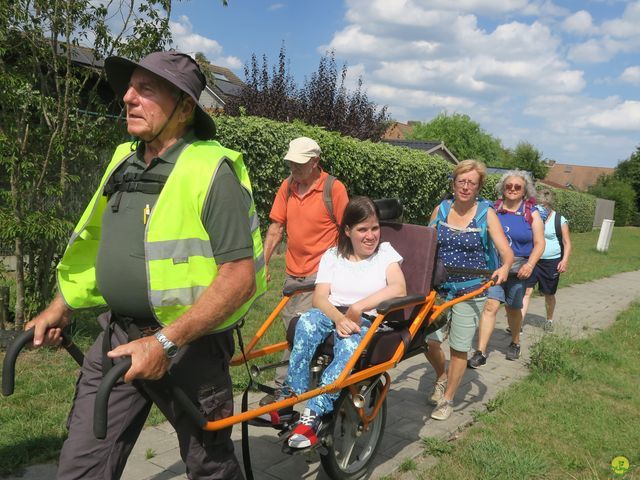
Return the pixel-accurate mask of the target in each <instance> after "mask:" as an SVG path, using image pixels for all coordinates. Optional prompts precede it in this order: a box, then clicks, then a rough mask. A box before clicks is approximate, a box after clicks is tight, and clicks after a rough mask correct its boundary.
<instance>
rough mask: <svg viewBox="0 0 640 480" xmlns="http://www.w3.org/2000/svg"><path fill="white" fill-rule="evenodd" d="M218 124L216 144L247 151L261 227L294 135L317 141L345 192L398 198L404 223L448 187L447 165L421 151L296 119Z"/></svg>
mask: <svg viewBox="0 0 640 480" xmlns="http://www.w3.org/2000/svg"><path fill="white" fill-rule="evenodd" d="M216 124H217V126H218V138H219V140H220V143H222V144H223V145H224V146H225V147H227V148H231V149H235V150H239V151H241V152H243V153H244V154H245V161H246V164H247V168H248V169H249V173H250V174H251V181H252V184H253V189H254V196H255V199H256V206H257V208H258V213H259V215H260V218H261V221H262V222H261V223H262V225H263V226H265V225H266V224H267V223H268V216H269V211H270V209H271V204H272V203H273V199H274V198H275V194H276V192H277V190H278V187H279V186H280V183H281V182H282V180H283V179H285V178H286V177H287V176H288V175H289V172H288V169H287V167H286V165H285V163H284V161H283V157H284V154H285V153H286V151H287V148H288V144H289V141H290V140H292V139H293V138H296V137H298V136H308V137H311V138H313V139H315V140H316V141H317V142H318V144H319V145H320V147H321V148H322V166H323V168H324V169H325V170H327V171H329V172H331V173H332V174H333V175H335V176H336V177H338V178H339V179H340V180H341V181H342V182H343V183H344V184H345V186H346V187H347V190H348V192H349V195H352V196H353V195H367V196H369V197H371V198H383V197H397V198H400V200H401V201H402V203H403V204H404V207H405V221H407V222H410V223H418V224H426V223H428V220H429V216H430V215H431V212H432V211H433V209H434V207H435V206H436V205H437V203H438V202H439V201H440V199H441V198H442V196H443V194H444V193H445V192H446V191H447V189H448V188H449V181H448V178H449V175H450V173H451V169H452V166H451V164H449V163H448V162H446V161H445V160H443V159H442V158H440V157H438V156H430V155H427V154H425V153H424V152H422V151H419V150H412V149H409V148H403V147H394V146H391V145H388V144H385V143H372V142H369V141H360V140H356V139H353V138H351V137H343V136H341V135H340V134H338V133H335V132H328V131H326V130H324V129H322V128H320V127H312V126H308V125H305V124H303V123H299V122H294V123H281V122H275V121H272V120H268V119H264V118H259V117H229V116H220V117H217V118H216Z"/></svg>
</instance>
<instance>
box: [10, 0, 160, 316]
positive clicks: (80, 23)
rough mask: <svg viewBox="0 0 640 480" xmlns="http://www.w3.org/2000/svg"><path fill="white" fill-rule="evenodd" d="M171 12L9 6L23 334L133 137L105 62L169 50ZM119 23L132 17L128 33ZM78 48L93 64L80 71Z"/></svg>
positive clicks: (22, 1)
mask: <svg viewBox="0 0 640 480" xmlns="http://www.w3.org/2000/svg"><path fill="white" fill-rule="evenodd" d="M107 5H108V7H107ZM118 8H119V9H120V11H119V12H116V11H115V10H116V9H118ZM170 8H171V2H170V0H143V1H142V2H110V3H108V4H105V3H100V2H94V1H92V0H12V1H11V2H9V1H7V0H2V6H1V8H0V106H1V109H0V165H1V167H0V172H2V173H0V243H3V244H5V245H6V244H10V245H12V247H13V250H14V253H15V256H16V262H17V269H16V282H15V318H16V328H21V325H22V323H23V321H24V319H25V318H28V317H29V316H30V315H31V314H33V313H34V312H35V311H37V310H39V309H40V308H42V306H43V305H44V304H46V302H48V301H49V300H50V298H51V295H52V293H53V292H52V291H53V287H54V285H55V281H54V271H53V265H55V264H56V263H57V260H58V258H59V256H60V255H61V253H62V251H63V250H64V245H65V243H66V241H67V239H68V236H69V233H70V231H71V229H72V227H73V224H74V222H75V221H76V220H77V219H78V218H79V213H80V212H81V210H82V208H83V207H84V204H86V201H87V198H88V197H89V196H90V194H91V192H92V190H93V189H94V188H95V186H96V184H97V181H98V175H99V174H100V172H101V171H102V169H103V165H104V163H106V162H107V161H108V159H109V152H110V150H112V148H113V146H114V144H115V142H117V141H118V140H122V139H124V138H126V137H125V134H126V131H125V129H124V128H123V124H122V122H118V121H117V120H116V117H117V115H113V114H119V113H120V107H119V106H118V105H107V104H105V101H104V89H105V88H106V87H105V84H104V74H103V72H102V69H101V68H100V67H99V66H100V63H99V62H100V61H101V60H102V59H103V58H105V57H106V56H108V55H111V54H113V53H114V52H118V54H120V55H123V56H127V57H129V58H134V59H136V58H140V57H141V56H143V55H144V54H146V53H149V52H151V51H153V50H158V49H161V48H163V47H164V46H165V45H166V44H167V42H168V40H169V13H170ZM113 18H122V19H124V21H123V22H122V23H121V24H120V28H119V30H114V29H113V28H112V25H113ZM88 42H90V47H91V49H84V50H79V48H80V46H81V45H83V44H87V45H88V44H89V43H88ZM79 52H84V54H85V55H86V54H88V55H89V57H93V59H94V63H93V65H90V66H86V65H85V66H79V65H78V64H77V63H76V62H75V61H74V59H75V58H76V57H77V55H78V53H79ZM27 259H28V261H27Z"/></svg>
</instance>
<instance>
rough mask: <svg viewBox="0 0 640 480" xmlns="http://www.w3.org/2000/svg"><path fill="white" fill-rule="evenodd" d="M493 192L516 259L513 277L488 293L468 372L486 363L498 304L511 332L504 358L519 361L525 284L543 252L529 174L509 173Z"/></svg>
mask: <svg viewBox="0 0 640 480" xmlns="http://www.w3.org/2000/svg"><path fill="white" fill-rule="evenodd" d="M496 190H497V192H498V195H499V196H500V199H499V200H498V201H497V202H496V203H495V205H494V207H495V209H496V213H497V214H498V219H499V220H500V223H501V224H502V228H503V229H504V233H505V235H506V236H507V240H508V241H509V246H510V247H511V249H512V250H513V254H514V256H515V259H514V262H513V265H512V266H511V270H510V272H511V273H512V274H513V275H510V276H509V278H508V279H507V281H506V282H504V283H502V284H501V285H495V286H493V287H491V288H490V289H489V290H488V294H487V301H486V303H485V305H484V310H483V312H482V317H481V318H480V324H479V327H478V349H477V350H476V352H475V354H474V355H473V357H471V359H470V360H469V361H468V362H467V365H468V366H469V367H470V368H478V367H481V366H482V365H485V364H486V363H487V344H488V343H489V338H490V337H491V334H492V333H493V329H494V328H495V324H496V314H497V313H498V308H500V304H501V303H504V304H505V309H506V312H507V321H508V322H509V328H510V329H511V343H510V344H509V346H508V347H507V352H506V358H507V360H517V359H518V358H520V327H521V325H522V311H521V309H522V299H523V297H524V292H525V289H526V285H525V280H526V279H527V278H529V277H530V276H531V274H532V273H533V269H534V267H535V265H536V263H538V260H539V259H540V256H541V255H542V252H543V251H544V225H543V223H542V219H541V218H540V213H539V212H538V211H537V210H536V209H535V208H533V206H534V205H535V203H534V202H533V201H531V200H530V198H531V197H532V196H533V195H535V191H536V190H535V186H534V184H533V179H532V178H531V175H530V174H529V172H525V171H523V170H510V171H508V172H507V173H505V174H504V175H503V176H502V178H501V179H500V182H498V184H497V185H496Z"/></svg>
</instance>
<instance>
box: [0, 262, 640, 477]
mask: <svg viewBox="0 0 640 480" xmlns="http://www.w3.org/2000/svg"><path fill="white" fill-rule="evenodd" d="M594 291H597V292H598V293H599V295H594V294H593V292H594ZM601 292H605V293H606V297H603V295H602V294H601ZM638 298H640V271H635V272H627V273H621V274H618V275H615V276H612V277H609V278H605V279H601V280H597V281H594V282H589V283H585V284H581V285H573V286H571V287H567V288H563V289H560V290H559V291H558V294H557V300H558V302H557V307H556V315H555V316H556V332H557V333H560V334H567V335H569V336H571V337H574V338H582V337H584V336H588V335H592V334H594V333H597V332H598V331H601V330H603V329H605V328H607V327H608V326H609V325H611V324H612V323H613V321H614V320H615V318H616V316H617V315H618V314H619V313H620V312H622V311H624V310H626V309H627V308H628V307H629V305H630V304H631V303H632V302H633V301H634V300H635V299H638ZM603 299H604V300H603ZM529 310H530V312H531V314H530V315H528V316H527V319H525V326H524V335H523V336H522V337H521V345H522V356H521V358H520V359H519V360H517V361H514V362H509V361H506V360H505V358H504V348H505V347H506V345H508V343H509V341H510V335H509V334H507V333H506V332H505V331H504V329H505V327H506V319H505V317H504V314H503V313H501V314H499V315H498V320H497V323H496V331H495V332H494V334H493V336H492V339H491V342H490V344H489V348H488V351H489V359H488V363H487V365H486V366H484V367H482V368H480V369H477V370H467V372H466V373H465V377H464V379H463V383H462V384H461V386H460V389H459V391H458V393H457V395H456V399H455V401H456V404H455V409H454V413H453V414H452V415H451V417H450V418H449V419H448V420H446V421H441V422H438V421H435V420H432V419H431V418H430V417H429V415H430V414H431V409H432V407H430V406H428V405H427V403H426V399H427V395H428V393H429V392H430V389H431V386H432V384H433V382H434V380H435V378H434V374H433V370H432V369H431V368H430V367H429V366H428V364H427V362H426V360H425V359H424V358H423V357H422V356H418V357H414V358H411V359H408V360H406V361H404V362H402V363H401V364H400V365H399V366H398V367H396V368H395V369H393V370H391V371H390V374H391V376H392V380H393V383H392V385H391V392H390V394H389V401H388V411H387V422H386V431H385V434H384V438H383V440H382V445H381V447H380V450H379V451H378V454H377V456H376V460H375V461H374V469H373V471H372V473H371V475H370V476H369V478H380V477H382V476H385V475H389V474H394V475H395V477H394V478H398V479H404V478H407V479H408V478H413V477H412V476H411V474H410V473H407V474H401V473H400V472H398V468H399V467H400V465H401V464H402V462H404V461H405V460H407V459H415V458H416V457H418V456H420V455H422V453H423V441H422V439H423V438H424V437H436V438H439V439H442V440H449V439H451V438H452V437H456V436H457V435H458V434H459V432H460V431H461V430H464V428H466V427H467V426H468V425H469V424H471V423H472V422H473V414H474V412H475V411H481V410H484V409H485V408H486V404H487V402H489V401H490V400H491V399H493V398H494V397H495V396H496V395H497V394H498V393H499V392H501V391H503V390H504V389H506V388H507V387H508V386H509V385H511V384H513V383H514V382H517V381H518V380H520V379H521V378H522V377H524V376H526V375H527V373H528V369H527V366H526V365H527V362H528V359H529V348H530V347H531V345H533V344H534V343H535V342H536V341H537V340H539V339H540V338H541V336H542V335H544V332H543V330H542V328H541V325H542V321H541V320H544V317H543V316H544V301H543V299H542V298H541V297H534V298H533V299H532V301H531V306H530V309H529ZM444 350H445V351H447V350H448V349H446V348H445V349H444ZM259 397H260V395H258V394H255V395H252V396H251V397H250V401H251V404H252V405H257V402H258V400H259ZM236 400H237V402H236V403H237V405H236V408H237V409H238V410H237V411H239V406H240V404H239V398H237V399H236ZM249 435H250V448H251V458H252V463H253V470H254V476H255V478H256V479H261V480H262V479H265V480H277V479H283V480H290V479H291V478H305V479H319V480H323V479H327V478H328V477H327V476H326V474H325V473H324V472H323V471H322V468H321V467H320V464H319V461H318V457H317V455H314V454H307V455H295V456H289V455H285V454H283V453H281V451H280V439H278V437H277V435H276V434H275V433H274V432H273V431H272V430H270V429H265V428H258V427H250V428H249ZM233 438H234V443H235V447H236V453H237V455H238V457H239V458H240V457H241V448H240V428H239V427H236V428H234V433H233ZM172 442H173V444H172ZM172 445H173V446H172ZM147 451H148V452H152V453H153V454H154V455H153V456H151V455H147ZM148 456H151V458H147V457H148ZM434 461H435V459H433V458H426V459H424V460H421V463H425V462H426V463H432V462H434ZM184 472H185V470H184V465H183V464H182V461H181V460H180V456H179V453H178V448H177V442H176V439H175V434H174V433H173V430H172V428H171V426H170V425H169V424H167V423H164V424H161V425H159V426H157V427H151V428H146V429H145V430H144V431H143V433H142V435H141V437H140V439H139V440H138V442H137V444H136V447H135V448H134V451H133V453H132V455H131V457H130V459H129V462H128V463H127V467H126V468H125V472H124V474H123V477H122V478H123V480H171V479H183V478H186V475H185V473H184ZM394 472H395V473H394ZM53 477H55V465H35V466H32V467H29V468H28V469H27V470H26V471H25V472H24V473H23V475H21V476H12V477H8V478H7V479H6V480H18V479H23V480H44V479H50V478H53Z"/></svg>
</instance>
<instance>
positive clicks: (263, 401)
mask: <svg viewBox="0 0 640 480" xmlns="http://www.w3.org/2000/svg"><path fill="white" fill-rule="evenodd" d="M275 401H276V397H274V396H273V395H270V394H266V395H265V396H264V397H262V398H261V399H260V406H261V407H264V406H265V405H269V404H270V403H273V402H275Z"/></svg>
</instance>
